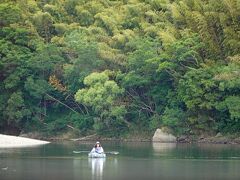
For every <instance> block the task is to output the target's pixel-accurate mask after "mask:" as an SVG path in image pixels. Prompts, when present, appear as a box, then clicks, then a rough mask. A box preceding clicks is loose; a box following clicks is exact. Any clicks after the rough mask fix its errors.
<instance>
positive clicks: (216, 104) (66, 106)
mask: <svg viewBox="0 0 240 180" xmlns="http://www.w3.org/2000/svg"><path fill="white" fill-rule="evenodd" d="M0 2H1V4H0V27H1V28H0V59H1V60H0V69H1V71H0V80H1V84H0V131H1V132H5V133H11V134H18V133H20V132H21V131H23V132H31V131H38V132H43V133H46V134H49V135H54V134H58V133H62V132H65V131H66V130H68V129H69V128H70V129H74V130H75V131H78V132H79V133H80V134H81V135H88V134H94V133H97V134H99V135H106V136H112V137H119V136H127V135H128V134H131V133H134V132H135V133H139V132H140V133H141V132H143V133H150V134H151V133H152V132H154V130H155V129H156V128H158V127H162V126H164V127H168V128H169V129H171V130H173V132H174V133H175V135H181V134H187V135H197V134H203V133H207V134H216V133H218V132H220V133H223V134H225V133H227V134H235V133H237V132H239V131H240V78H239V77H240V2H239V0H222V1H215V0H37V1H33V0H17V1H10V0H1V1H0Z"/></svg>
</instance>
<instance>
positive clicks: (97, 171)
mask: <svg viewBox="0 0 240 180" xmlns="http://www.w3.org/2000/svg"><path fill="white" fill-rule="evenodd" d="M105 161H106V159H105V158H88V164H89V166H90V167H91V169H92V180H102V177H103V169H104V164H105Z"/></svg>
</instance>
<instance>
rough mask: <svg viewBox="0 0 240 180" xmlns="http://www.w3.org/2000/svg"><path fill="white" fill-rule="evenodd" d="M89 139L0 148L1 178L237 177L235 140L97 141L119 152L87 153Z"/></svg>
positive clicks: (239, 151) (239, 153) (239, 149)
mask: <svg viewBox="0 0 240 180" xmlns="http://www.w3.org/2000/svg"><path fill="white" fill-rule="evenodd" d="M93 144H94V142H61V143H51V144H47V145H43V146H37V147H26V148H16V149H14V148H11V149H0V180H28V179H29V180H38V179H41V180H54V179H56V180H65V179H66V180H71V179H74V180H75V179H76V180H114V179H117V180H118V179H119V180H125V179H126V180H128V179H129V180H132V179H133V180H145V179H146V180H147V179H149V180H152V179H153V180H155V179H158V180H165V179H166V180H172V179H174V180H175V179H176V180H192V179H194V180H198V179H199V180H214V179H216V180H227V179H229V180H234V179H236V180H239V179H240V146H239V145H210V144H164V143H150V142H102V146H103V148H104V150H105V151H106V152H110V151H118V152H119V154H117V155H115V154H109V153H108V154H107V157H106V158H105V159H104V158H103V159H101V158H98V159H94V158H92V159H91V158H88V157H87V154H88V153H87V152H85V151H90V150H91V148H92V146H93ZM73 151H83V152H81V153H73Z"/></svg>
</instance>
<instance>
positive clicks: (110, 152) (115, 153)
mask: <svg viewBox="0 0 240 180" xmlns="http://www.w3.org/2000/svg"><path fill="white" fill-rule="evenodd" d="M89 152H90V151H73V153H75V154H79V153H89ZM104 153H106V154H114V155H117V154H119V152H117V151H108V152H104Z"/></svg>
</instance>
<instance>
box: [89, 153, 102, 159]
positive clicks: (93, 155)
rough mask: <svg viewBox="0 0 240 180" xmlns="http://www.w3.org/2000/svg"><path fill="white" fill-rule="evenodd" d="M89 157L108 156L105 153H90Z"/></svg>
mask: <svg viewBox="0 0 240 180" xmlns="http://www.w3.org/2000/svg"><path fill="white" fill-rule="evenodd" d="M88 157H89V158H105V157H106V154H105V153H101V154H100V153H96V152H93V153H89V154H88Z"/></svg>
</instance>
